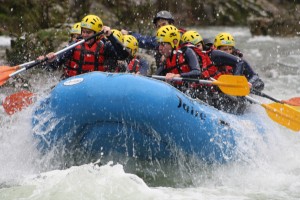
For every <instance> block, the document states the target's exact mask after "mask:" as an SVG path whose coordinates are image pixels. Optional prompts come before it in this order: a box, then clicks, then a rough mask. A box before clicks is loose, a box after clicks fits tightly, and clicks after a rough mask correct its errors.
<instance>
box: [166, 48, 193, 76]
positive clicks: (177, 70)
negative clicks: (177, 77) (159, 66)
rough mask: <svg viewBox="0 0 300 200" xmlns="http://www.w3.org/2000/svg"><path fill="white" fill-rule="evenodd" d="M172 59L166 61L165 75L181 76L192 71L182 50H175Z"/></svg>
mask: <svg viewBox="0 0 300 200" xmlns="http://www.w3.org/2000/svg"><path fill="white" fill-rule="evenodd" d="M175 52H176V53H175V54H172V57H171V58H170V57H169V58H167V59H166V63H165V68H164V73H165V74H167V73H173V74H181V73H186V72H189V71H191V70H190V67H189V66H188V64H187V62H186V61H185V58H184V52H183V51H182V50H180V49H177V50H175Z"/></svg>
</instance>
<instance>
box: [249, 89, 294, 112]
mask: <svg viewBox="0 0 300 200" xmlns="http://www.w3.org/2000/svg"><path fill="white" fill-rule="evenodd" d="M252 91H253V92H252ZM251 92H252V93H253V94H255V95H258V96H261V97H265V98H267V99H270V100H272V101H274V102H276V103H285V104H288V105H291V106H300V97H294V98H291V99H288V100H278V99H275V98H274V97H271V96H269V95H267V94H266V93H263V92H261V91H258V90H255V89H252V90H251ZM296 109H299V108H296Z"/></svg>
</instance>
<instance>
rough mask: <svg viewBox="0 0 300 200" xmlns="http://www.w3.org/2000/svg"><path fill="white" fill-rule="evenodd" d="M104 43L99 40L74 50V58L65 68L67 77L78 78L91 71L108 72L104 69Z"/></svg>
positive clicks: (81, 45) (78, 46)
mask: <svg viewBox="0 0 300 200" xmlns="http://www.w3.org/2000/svg"><path fill="white" fill-rule="evenodd" d="M103 63H104V43H103V42H102V41H100V40H97V41H96V42H94V43H93V44H92V46H89V45H88V44H87V43H83V44H80V45H77V46H76V47H75V48H74V51H73V55H72V58H71V59H70V60H69V61H68V63H67V64H66V68H65V76H66V77H70V76H76V75H78V74H83V73H87V72H91V71H106V68H105V67H104V64H103Z"/></svg>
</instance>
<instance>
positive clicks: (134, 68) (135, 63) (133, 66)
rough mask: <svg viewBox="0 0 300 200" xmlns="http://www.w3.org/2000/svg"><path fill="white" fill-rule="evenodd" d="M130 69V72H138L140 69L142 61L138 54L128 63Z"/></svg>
mask: <svg viewBox="0 0 300 200" xmlns="http://www.w3.org/2000/svg"><path fill="white" fill-rule="evenodd" d="M128 70H129V72H130V73H137V72H138V71H139V70H140V61H139V59H138V58H137V57H136V56H135V57H134V58H133V59H132V60H131V61H130V62H129V63H128Z"/></svg>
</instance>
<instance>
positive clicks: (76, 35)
mask: <svg viewBox="0 0 300 200" xmlns="http://www.w3.org/2000/svg"><path fill="white" fill-rule="evenodd" d="M79 36H80V35H79V34H72V35H71V40H72V42H74V41H76V40H77V38H78V37H79Z"/></svg>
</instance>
